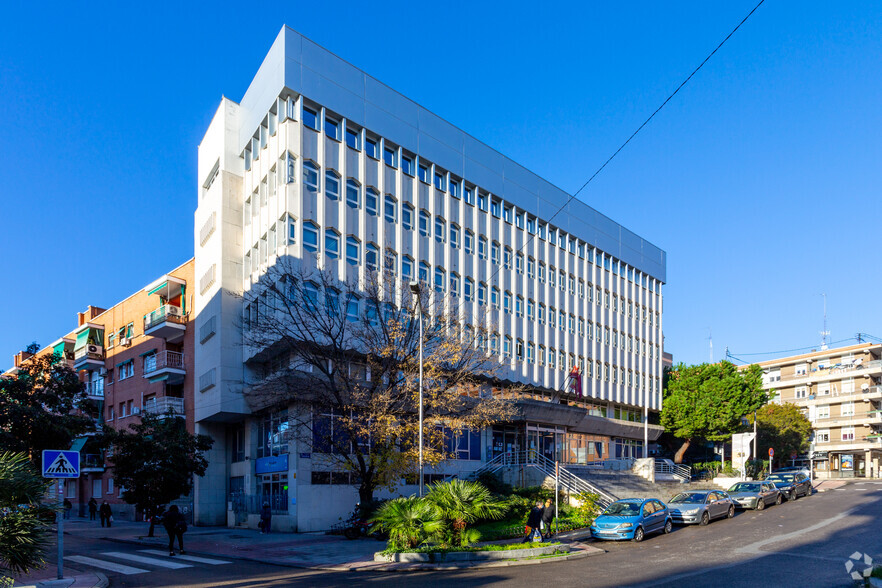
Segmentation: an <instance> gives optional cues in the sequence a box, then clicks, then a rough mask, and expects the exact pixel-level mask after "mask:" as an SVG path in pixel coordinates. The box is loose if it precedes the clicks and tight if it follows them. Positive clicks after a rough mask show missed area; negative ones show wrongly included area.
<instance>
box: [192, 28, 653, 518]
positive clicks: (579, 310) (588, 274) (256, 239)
mask: <svg viewBox="0 0 882 588" xmlns="http://www.w3.org/2000/svg"><path fill="white" fill-rule="evenodd" d="M198 169H199V172H198V173H199V176H198V177H199V185H198V192H199V196H198V198H199V199H198V208H197V211H196V215H195V259H196V269H195V275H196V280H197V288H196V302H195V311H196V331H195V332H196V345H195V346H196V350H195V353H196V358H195V359H196V371H197V374H196V378H197V380H196V392H195V395H196V399H195V417H196V426H197V431H199V432H204V433H209V434H211V435H212V436H213V437H214V438H215V439H216V444H215V448H214V449H213V450H212V453H211V455H210V456H209V458H210V462H211V465H210V467H209V472H208V474H207V475H206V476H205V477H204V478H202V479H200V480H198V481H197V488H196V500H195V503H196V517H197V522H200V523H204V524H224V523H227V524H231V525H237V524H251V525H253V524H254V523H255V520H256V515H255V514H254V513H253V512H250V513H249V509H250V510H253V508H252V507H251V506H250V505H245V506H244V507H243V506H242V504H244V503H241V504H240V503H237V504H235V505H234V504H233V502H234V500H232V497H239V498H241V497H243V496H244V497H246V498H248V497H254V496H267V495H282V496H284V497H285V503H286V505H285V506H284V507H282V506H279V505H276V504H274V508H276V509H277V511H278V510H279V509H281V510H282V512H277V515H276V517H275V520H277V521H278V524H279V526H280V528H282V529H288V528H290V529H297V530H300V531H309V530H316V529H323V528H327V527H328V526H329V524H330V523H331V522H333V521H336V520H337V517H338V516H341V515H342V514H344V513H345V512H348V511H350V510H351V509H352V507H353V505H354V503H355V501H356V500H357V492H356V488H355V487H354V486H352V485H350V484H349V483H348V481H347V480H346V479H345V476H332V475H327V473H325V472H318V471H313V470H312V461H313V460H312V456H311V454H310V452H309V449H306V448H303V447H298V446H297V442H296V441H293V440H287V438H286V437H285V435H283V434H280V433H284V430H285V427H286V426H287V420H286V412H285V410H286V407H285V406H279V407H275V408H274V409H272V410H268V411H262V412H261V413H260V414H252V412H251V410H250V409H249V404H248V402H247V395H248V385H249V384H250V383H252V382H254V381H255V378H257V373H258V372H257V371H256V369H255V366H254V365H253V361H252V357H250V356H249V354H250V353H251V352H250V351H248V350H246V348H245V347H244V346H243V345H242V333H241V330H240V329H241V328H242V324H243V321H242V317H243V315H245V314H246V313H248V312H250V310H251V309H250V308H246V307H245V306H246V304H245V303H243V302H242V301H241V300H242V299H241V298H240V297H239V296H240V295H242V294H244V293H248V292H251V291H252V288H253V287H255V285H256V284H258V281H259V279H260V276H261V275H262V274H263V273H264V272H265V271H266V269H267V268H268V267H270V266H271V265H272V264H273V263H274V260H276V259H277V258H278V257H279V256H281V255H286V256H291V257H293V258H295V259H299V260H304V263H317V264H318V265H319V266H320V267H321V268H324V269H327V270H330V271H333V272H335V273H336V274H337V275H338V276H339V278H340V279H341V280H350V279H353V278H355V277H359V276H363V273H364V272H366V271H369V270H371V269H374V268H377V267H383V268H385V269H388V270H392V271H394V272H396V273H398V274H400V276H401V278H402V279H403V280H404V282H405V283H406V282H407V281H408V280H409V279H417V278H420V279H423V280H425V281H427V282H429V283H431V285H432V286H433V287H434V288H435V289H436V290H438V291H441V292H443V293H444V294H445V295H446V296H447V297H448V298H452V296H456V298H457V299H458V300H460V301H461V303H460V304H458V305H457V307H456V308H457V310H456V312H458V315H459V318H460V320H461V321H462V322H463V323H465V324H477V323H478V322H479V321H482V320H486V321H488V324H493V325H498V326H497V327H495V328H497V329H498V331H499V333H498V337H494V338H493V340H492V342H491V347H492V350H491V351H492V353H494V354H497V355H498V356H499V359H500V361H501V362H503V364H504V366H505V368H506V370H507V371H508V373H507V374H506V375H505V377H506V379H509V380H511V381H516V382H524V383H529V384H532V385H534V386H535V387H536V388H537V389H539V390H546V391H548V392H551V391H555V390H561V389H563V388H564V386H565V383H566V381H567V377H568V375H569V374H570V372H571V369H572V367H573V366H578V367H579V368H581V374H582V377H581V390H579V391H573V390H570V392H568V393H566V394H563V401H562V402H558V401H555V402H549V401H548V397H545V396H543V395H542V394H537V395H534V396H533V397H532V398H524V399H523V400H522V401H521V402H520V413H521V415H522V416H521V417H519V420H517V421H516V422H512V423H507V424H505V425H501V426H499V427H493V428H492V430H486V431H482V432H481V433H480V434H479V435H477V436H476V437H475V439H472V440H470V442H469V444H468V447H467V448H465V449H464V451H462V452H459V457H460V459H458V460H451V462H456V463H450V464H449V465H448V466H446V467H448V468H449V471H457V472H458V471H463V470H473V469H475V468H477V467H478V466H479V465H480V464H481V463H484V462H486V461H487V460H488V459H491V458H492V457H493V455H495V454H497V453H499V452H501V451H505V450H509V449H512V448H535V449H537V450H538V451H541V452H542V453H543V454H545V455H548V456H552V457H554V458H555V459H559V460H561V461H563V462H566V463H586V462H588V461H593V460H597V459H608V458H616V457H639V456H641V455H642V452H643V449H644V434H645V433H646V432H647V431H648V436H649V440H650V441H654V440H655V438H657V437H658V435H659V433H660V431H661V429H660V427H658V426H655V425H650V426H648V427H644V422H643V421H644V418H645V415H646V414H649V415H650V416H651V415H653V414H655V413H657V412H658V411H659V410H660V408H661V364H662V351H663V350H662V340H663V339H662V285H663V284H664V282H665V252H664V251H662V250H661V249H659V248H658V247H656V246H655V245H652V244H651V243H649V242H647V241H645V240H644V239H642V238H640V237H639V236H637V235H635V234H634V233H632V232H630V231H629V230H628V229H626V228H625V227H623V226H621V225H619V224H617V223H615V222H613V221H612V220H610V219H608V218H607V217H605V216H603V215H602V214H601V213H599V212H598V211H596V210H594V209H593V208H591V207H589V206H588V205H586V204H584V203H582V202H579V201H577V200H573V201H572V202H569V201H568V200H569V196H568V195H567V193H566V192H564V191H562V190H560V189H559V188H556V187H555V186H553V185H551V184H550V183H549V182H547V181H545V180H543V179H542V178H540V177H539V176H537V175H535V174H534V173H532V172H530V171H528V170H527V169H525V168H524V167H523V166H521V165H519V164H517V163H515V162H513V161H512V160H510V159H508V158H506V157H505V156H504V155H502V154H500V153H498V152H497V151H494V150H493V149H492V148H490V147H488V146H487V145H485V144H483V143H481V142H480V141H478V140H477V139H475V138H473V137H471V136H470V135H468V134H467V133H465V132H464V131H462V130H460V129H458V128H456V127H455V126H453V125H452V124H450V123H449V122H447V121H444V120H442V119H441V118H439V117H438V116H436V115H434V114H432V113H431V112H429V111H427V110H426V109H424V108H422V107H420V106H419V105H417V104H416V103H414V102H413V101H411V100H409V99H408V98H406V97H404V96H402V95H401V94H399V93H397V92H395V91H394V90H392V89H391V88H389V87H388V86H385V85H384V84H382V83H381V82H379V81H377V80H376V79H374V78H372V77H371V76H370V75H368V74H366V73H364V72H362V71H360V70H359V69H357V68H356V67H354V66H352V65H350V64H349V63H347V62H346V61H344V60H343V59H341V58H339V57H337V56H335V55H333V54H332V53H330V52H329V51H327V50H326V49H323V48H322V47H319V46H318V45H316V44H315V43H313V42H312V41H310V40H308V39H306V38H304V37H302V36H301V35H300V34H298V33H296V32H295V31H293V30H291V29H289V28H283V29H282V31H281V32H280V33H279V35H278V37H277V38H276V40H275V42H274V43H273V45H272V47H271V48H270V51H269V53H268V54H267V56H266V58H265V59H264V61H263V64H262V65H261V66H260V69H259V70H258V72H257V75H256V76H255V78H254V80H253V81H252V82H251V85H250V86H249V88H248V90H247V92H246V93H245V95H244V97H243V98H242V100H241V102H239V103H236V102H233V101H232V100H229V99H227V98H224V99H222V100H221V103H220V106H219V108H218V110H217V112H216V114H215V116H214V119H213V120H212V122H211V124H210V126H209V128H208V131H207V132H206V134H205V137H204V139H203V140H202V143H201V144H200V146H199V168H198ZM313 259H315V261H312V260H313ZM245 299H246V300H247V296H246V297H245ZM408 491H409V488H408V487H405V488H404V492H408ZM245 502H247V500H245ZM249 504H250V503H249ZM275 524H277V523H274V525H275Z"/></svg>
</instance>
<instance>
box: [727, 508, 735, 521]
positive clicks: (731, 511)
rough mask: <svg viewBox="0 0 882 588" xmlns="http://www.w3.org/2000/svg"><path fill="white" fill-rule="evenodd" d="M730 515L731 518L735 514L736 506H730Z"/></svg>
mask: <svg viewBox="0 0 882 588" xmlns="http://www.w3.org/2000/svg"><path fill="white" fill-rule="evenodd" d="M728 516H729V518H730V519H731V518H732V517H734V516H735V507H734V506H730V507H729V515H728Z"/></svg>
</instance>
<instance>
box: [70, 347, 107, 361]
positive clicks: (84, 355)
mask: <svg viewBox="0 0 882 588" xmlns="http://www.w3.org/2000/svg"><path fill="white" fill-rule="evenodd" d="M82 359H100V360H103V359H104V348H103V347H101V346H100V345H85V346H83V347H80V348H79V349H77V350H76V351H74V361H80V360H82Z"/></svg>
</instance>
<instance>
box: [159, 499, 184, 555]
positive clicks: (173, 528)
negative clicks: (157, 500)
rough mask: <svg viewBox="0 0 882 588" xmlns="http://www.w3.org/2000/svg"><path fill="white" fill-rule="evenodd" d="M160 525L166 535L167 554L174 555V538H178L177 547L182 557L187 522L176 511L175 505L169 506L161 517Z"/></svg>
mask: <svg viewBox="0 0 882 588" xmlns="http://www.w3.org/2000/svg"><path fill="white" fill-rule="evenodd" d="M162 525H163V526H164V527H165V532H166V533H168V554H169V555H174V554H175V537H177V538H178V547H179V548H180V550H181V555H184V533H186V532H187V522H186V521H185V520H184V515H182V514H181V512H180V511H179V510H178V507H177V505H174V504H173V505H171V506H170V507H168V510H167V511H165V514H163V515H162Z"/></svg>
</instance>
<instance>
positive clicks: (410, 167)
mask: <svg viewBox="0 0 882 588" xmlns="http://www.w3.org/2000/svg"><path fill="white" fill-rule="evenodd" d="M293 104H294V101H293V99H292V98H289V99H287V100H282V99H280V100H279V101H278V103H277V105H276V106H274V110H275V114H274V113H273V112H272V111H271V112H270V113H269V115H268V117H267V122H266V125H263V124H262V125H261V126H260V127H259V129H258V132H257V136H255V137H254V138H253V139H252V142H251V145H249V146H248V147H246V149H245V151H244V152H243V157H244V158H245V161H246V169H248V170H250V169H251V161H252V157H253V158H254V159H255V160H256V159H257V158H258V157H259V152H260V150H261V149H264V148H265V147H266V146H267V137H268V136H270V135H274V134H275V133H276V129H277V127H278V124H279V123H281V122H283V121H284V120H286V119H293V118H295V117H294V114H295V112H296V109H295V107H294V106H293ZM320 112H321V109H320V108H319V107H311V106H309V105H308V104H302V109H301V120H302V123H303V126H304V127H305V128H309V129H312V130H314V131H317V132H320V131H321V130H322V128H324V132H325V135H326V136H327V137H329V138H331V139H333V140H335V141H340V140H345V142H346V145H347V146H348V147H349V148H350V149H354V150H359V151H360V150H361V149H362V137H364V151H365V154H366V155H367V156H368V157H371V158H373V159H375V160H377V161H379V160H380V159H382V160H383V161H384V162H385V164H386V165H388V166H389V167H392V168H398V167H399V166H400V167H401V170H402V171H403V172H404V173H406V174H408V175H410V176H414V175H415V176H416V177H417V178H418V179H419V180H420V181H422V182H424V183H426V184H433V185H434V186H435V188H436V189H437V190H439V191H442V192H446V193H448V194H449V195H450V196H451V197H453V198H456V199H460V198H462V199H463V200H464V201H465V202H466V203H467V204H469V205H477V206H478V208H480V209H481V210H484V211H486V212H489V213H490V214H491V215H492V216H494V217H497V218H502V219H503V220H504V221H505V222H508V223H512V224H514V225H515V226H516V227H518V228H522V229H525V230H526V231H527V232H528V233H529V234H531V235H535V236H536V237H538V238H540V239H543V240H546V241H547V242H549V243H551V244H556V245H557V246H558V247H560V248H561V249H562V250H564V251H568V252H569V253H571V254H573V255H578V256H579V257H581V258H586V257H587V258H588V259H589V261H591V262H592V263H597V264H598V265H600V264H601V263H602V265H603V267H604V269H606V270H608V271H611V272H613V273H617V274H618V275H619V276H621V277H622V278H627V279H629V280H631V281H632V282H633V281H635V278H636V280H637V283H640V284H641V285H642V286H643V287H644V288H648V289H649V290H650V291H651V292H654V291H655V284H654V280H651V279H648V278H647V276H646V275H642V276H640V275H638V274H635V271H634V268H632V267H628V266H626V265H625V264H624V263H622V262H619V261H617V260H613V259H612V258H611V257H609V256H607V255H602V254H600V253H599V252H596V251H595V250H594V249H593V248H592V247H591V246H589V245H588V244H587V243H585V242H583V241H580V240H578V239H577V238H575V237H573V236H571V235H567V234H566V233H564V232H563V231H561V230H560V229H557V228H555V227H552V226H551V225H547V224H545V223H543V222H541V221H540V220H539V219H538V218H537V217H535V216H532V215H530V214H528V213H526V212H525V211H521V210H518V209H516V208H515V207H513V206H511V205H508V204H505V203H503V201H502V200H500V199H498V198H495V197H492V196H491V195H490V194H488V193H487V192H484V191H481V190H480V189H478V188H477V187H476V186H470V185H468V184H466V183H465V182H464V181H463V180H461V179H458V178H456V177H454V176H453V175H451V174H449V173H448V172H446V171H444V170H441V169H440V168H438V167H437V166H435V165H433V164H431V163H429V162H427V161H424V160H422V159H421V158H419V157H418V156H416V155H414V154H409V153H407V152H406V151H405V150H403V149H400V148H399V147H397V146H394V145H392V144H391V143H389V142H387V141H385V140H384V139H382V138H380V137H378V136H373V135H371V134H370V133H368V132H367V131H362V130H361V129H358V128H357V127H355V126H353V125H352V124H351V123H349V121H345V122H344V120H343V119H342V118H338V117H334V116H332V115H331V114H329V113H326V114H325V116H324V119H323V120H322V117H321V115H320V114H319V113H320ZM344 127H345V128H346V133H345V137H341V130H342V129H343V128H344ZM292 158H293V156H291V154H289V153H286V154H284V155H283V156H282V159H283V160H286V159H287V162H285V163H286V166H287V167H290V165H291V160H292ZM430 168H431V172H430ZM274 169H276V168H275V166H274ZM278 169H279V170H281V169H282V166H278ZM271 175H272V174H271ZM288 176H289V177H288V178H286V179H287V180H288V181H292V180H293V178H291V177H290V176H291V174H290V173H289V174H288ZM303 177H304V184H305V185H306V187H307V189H311V190H315V191H318V189H319V168H318V166H317V165H316V164H315V163H313V162H304V173H303ZM349 181H352V182H355V180H348V181H347V186H348V183H349ZM355 183H356V185H357V182H355ZM340 185H341V180H340V176H339V174H337V173H336V172H333V171H328V172H327V173H326V192H328V186H330V190H329V192H330V194H329V197H331V198H339V197H340ZM369 190H373V193H374V194H373V197H374V198H375V199H376V201H377V202H378V200H379V193H377V191H376V190H375V189H373V188H369ZM390 197H391V195H390ZM392 198H394V197H392ZM366 204H369V203H367V202H366ZM354 205H355V206H357V204H354ZM373 208H374V209H376V206H374V207H373Z"/></svg>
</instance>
